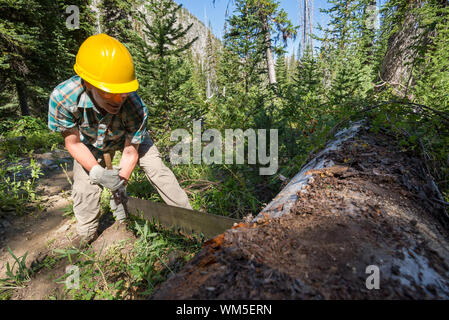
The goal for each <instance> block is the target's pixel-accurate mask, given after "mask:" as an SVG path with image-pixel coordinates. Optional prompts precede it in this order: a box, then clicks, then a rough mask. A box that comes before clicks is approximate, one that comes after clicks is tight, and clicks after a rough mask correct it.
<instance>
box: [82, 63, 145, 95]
mask: <svg viewBox="0 0 449 320" xmlns="http://www.w3.org/2000/svg"><path fill="white" fill-rule="evenodd" d="M73 69H74V70H75V72H76V74H77V75H79V76H80V77H81V79H83V80H85V81H87V82H89V83H90V84H91V85H93V86H94V87H96V88H98V89H100V90H103V91H104V92H108V93H129V92H134V91H137V89H139V82H138V81H137V79H135V80H132V81H130V82H127V83H105V82H100V81H98V80H95V79H93V78H92V77H91V76H89V75H88V74H87V72H84V70H82V69H81V68H80V67H79V66H78V65H77V64H75V65H74V66H73Z"/></svg>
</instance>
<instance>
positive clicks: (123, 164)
mask: <svg viewBox="0 0 449 320" xmlns="http://www.w3.org/2000/svg"><path fill="white" fill-rule="evenodd" d="M138 150H139V145H138V144H131V142H130V141H129V140H128V139H126V141H125V147H124V149H123V154H122V159H121V160H120V168H121V169H120V174H119V175H120V178H122V179H125V181H126V182H128V180H129V177H131V173H132V172H133V170H134V168H135V167H136V164H137V161H138V160H139V153H138Z"/></svg>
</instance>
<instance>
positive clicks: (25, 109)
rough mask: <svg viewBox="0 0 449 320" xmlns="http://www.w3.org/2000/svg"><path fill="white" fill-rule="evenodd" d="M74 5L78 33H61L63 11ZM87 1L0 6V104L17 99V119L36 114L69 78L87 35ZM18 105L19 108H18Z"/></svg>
mask: <svg viewBox="0 0 449 320" xmlns="http://www.w3.org/2000/svg"><path fill="white" fill-rule="evenodd" d="M69 5H77V6H78V7H79V9H80V16H81V17H80V28H79V29H76V30H70V29H68V28H67V27H66V19H67V18H68V16H69V15H68V14H67V15H66V14H65V9H66V7H67V6H69ZM88 5H89V1H87V0H76V1H64V0H58V1H52V0H41V1H36V0H26V1H25V0H18V1H11V0H1V1H0V21H1V22H0V51H1V52H2V55H1V60H0V68H1V69H2V72H1V76H0V88H2V90H0V101H1V100H2V99H1V98H3V99H6V100H11V98H15V97H17V96H18V99H17V100H16V101H17V102H16V106H17V105H19V104H20V107H21V114H22V115H28V114H29V112H30V110H29V107H31V111H33V112H35V113H40V112H42V111H44V110H46V108H45V107H44V110H43V108H42V107H43V106H46V105H47V103H48V96H49V94H50V92H51V90H52V89H53V88H54V87H55V86H56V85H57V84H58V83H59V82H61V81H63V80H65V79H67V78H68V77H70V76H71V75H72V74H73V71H72V67H73V61H74V56H75V53H76V50H77V49H78V47H79V45H80V44H81V42H82V41H84V39H85V38H86V37H87V36H88V35H89V34H90V33H91V30H92V27H91V26H92V23H91V21H92V15H91V13H90V11H89V10H88ZM19 102H20V103H19Z"/></svg>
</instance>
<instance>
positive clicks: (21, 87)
mask: <svg viewBox="0 0 449 320" xmlns="http://www.w3.org/2000/svg"><path fill="white" fill-rule="evenodd" d="M16 90H17V96H18V97H19V105H20V112H21V114H22V116H29V115H30V108H29V107H28V102H27V95H26V86H25V83H23V82H22V81H19V80H17V81H16Z"/></svg>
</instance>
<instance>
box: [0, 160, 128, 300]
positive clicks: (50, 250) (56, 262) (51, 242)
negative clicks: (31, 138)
mask: <svg viewBox="0 0 449 320" xmlns="http://www.w3.org/2000/svg"><path fill="white" fill-rule="evenodd" d="M35 156H36V155H35ZM37 158H39V155H37ZM46 158H48V154H47V156H46ZM55 158H57V156H56V157H55ZM46 160H47V161H48V162H49V163H51V161H50V160H49V159H46ZM67 169H68V170H67V171H66V172H64V170H63V169H62V168H58V167H57V166H54V165H52V167H51V168H47V170H44V173H45V176H44V177H43V178H41V179H39V185H38V188H37V194H40V195H41V196H42V198H41V201H42V202H43V203H42V205H43V207H44V210H41V209H36V210H35V211H34V212H33V213H31V214H26V215H22V216H16V215H9V216H6V217H3V219H1V220H0V224H1V225H2V226H3V228H4V230H3V235H2V237H1V238H0V279H5V278H7V274H6V272H7V267H6V265H7V263H9V265H10V266H13V265H14V258H13V257H12V255H11V254H10V252H9V250H8V248H9V249H11V251H12V252H13V253H14V255H15V256H16V257H18V258H19V259H21V257H23V256H24V255H25V254H26V259H25V268H26V270H28V272H29V273H32V274H31V275H30V277H29V279H22V280H25V281H21V283H20V285H19V286H17V287H15V286H13V289H14V290H7V293H5V294H6V297H4V298H8V299H13V300H41V299H52V298H53V299H64V298H67V296H66V293H67V292H66V291H64V286H65V282H64V279H65V276H66V267H67V266H69V265H73V264H76V261H74V260H76V254H73V255H72V257H70V258H69V257H68V256H66V257H64V258H61V259H58V258H57V256H58V255H57V254H55V250H70V248H71V242H70V239H72V238H73V237H74V236H75V235H76V220H75V218H74V217H73V214H66V213H67V211H71V201H70V190H71V184H70V181H71V179H72V171H71V167H70V166H69V167H68V168H67ZM113 223H114V220H113V218H112V215H103V216H102V217H101V219H100V226H99V232H100V233H101V234H100V236H99V237H98V238H97V240H96V241H95V242H94V243H92V247H91V252H92V254H93V255H94V256H95V257H96V258H99V257H100V255H101V254H102V253H104V252H106V250H107V249H108V247H111V246H113V245H116V244H118V243H120V241H122V240H126V239H127V237H126V234H121V233H120V232H117V231H115V230H112V225H113ZM132 240H133V241H134V240H135V239H132ZM121 249H123V250H122V251H126V252H129V251H130V247H129V246H123V247H121ZM126 252H125V253H126ZM103 255H104V254H103ZM14 272H15V273H16V272H17V273H16V274H18V265H17V264H15V265H14ZM0 292H1V290H0Z"/></svg>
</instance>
